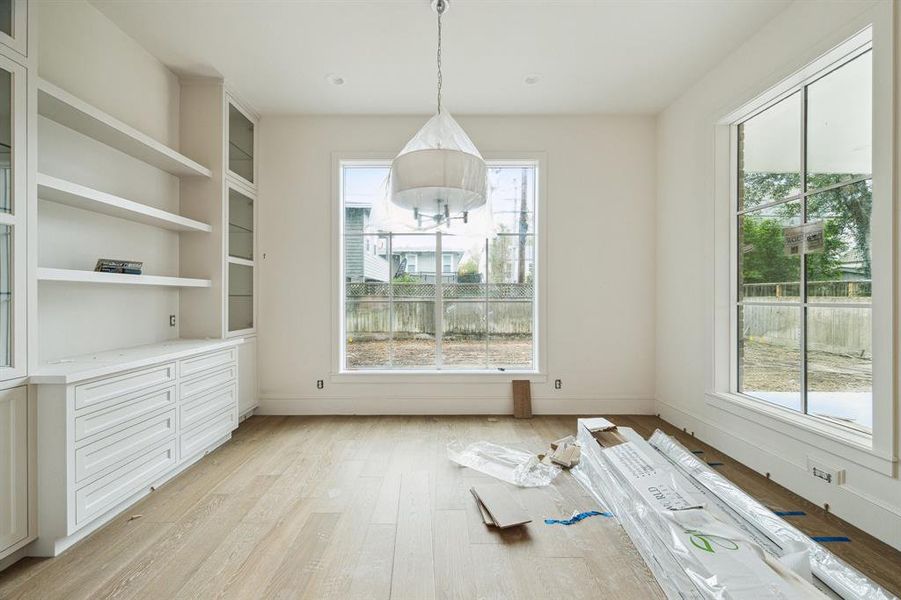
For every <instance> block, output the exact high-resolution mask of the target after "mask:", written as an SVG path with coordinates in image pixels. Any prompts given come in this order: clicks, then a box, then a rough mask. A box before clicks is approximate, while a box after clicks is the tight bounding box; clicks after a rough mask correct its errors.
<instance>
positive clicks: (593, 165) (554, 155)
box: [258, 116, 655, 414]
mask: <svg viewBox="0 0 901 600" xmlns="http://www.w3.org/2000/svg"><path fill="white" fill-rule="evenodd" d="M425 120H426V118H425V117H320V116H310V117H264V118H263V120H262V123H261V159H260V164H261V168H262V172H261V177H260V185H261V197H260V208H259V210H260V221H261V222H260V240H261V249H260V252H261V254H264V255H265V258H264V259H262V260H261V261H259V263H258V264H260V265H261V270H260V303H261V306H260V311H259V315H260V316H259V369H260V382H261V409H262V411H263V412H268V413H304V412H331V413H337V412H358V413H420V414H423V413H440V412H446V413H467V412H474V413H504V412H510V410H511V406H510V404H511V402H510V400H509V398H510V384H509V379H511V377H507V378H503V379H500V380H499V379H497V378H496V377H494V376H489V377H476V378H472V377H470V378H468V379H465V380H460V379H457V380H451V381H448V380H447V379H442V380H440V381H436V380H434V379H432V380H429V379H428V376H425V381H423V378H422V376H420V378H418V379H407V380H400V381H398V380H397V377H396V376H395V379H394V380H392V381H391V382H387V383H373V379H372V377H369V378H367V379H365V383H364V382H362V381H363V380H361V382H360V383H357V382H353V381H351V382H348V381H347V376H344V377H343V378H336V379H331V378H330V374H331V373H333V372H334V371H335V367H336V365H333V364H332V359H331V356H332V352H331V349H332V347H333V346H334V345H335V344H338V339H336V334H333V331H332V313H333V310H334V308H333V306H334V305H333V302H334V300H333V299H332V298H331V290H332V288H333V282H334V281H335V280H336V278H337V277H338V274H337V273H335V272H333V271H332V270H331V264H330V260H329V257H330V255H331V252H332V246H333V245H334V244H336V241H335V240H333V239H332V234H331V231H332V229H331V219H332V215H333V212H334V210H333V208H334V202H336V198H335V196H334V194H333V172H332V153H333V152H340V153H342V154H344V155H345V156H347V155H354V154H359V155H360V156H361V157H365V155H366V153H389V154H391V153H396V152H397V151H399V150H400V148H401V147H402V146H403V145H404V143H405V142H406V141H407V140H408V139H409V138H410V137H411V136H412V135H413V134H414V133H415V132H416V130H417V129H418V128H419V127H420V126H421V125H422V124H423V123H424V122H425ZM459 120H460V123H461V125H462V126H463V127H464V128H465V129H466V130H467V132H468V133H469V134H470V136H471V137H472V139H473V141H474V142H475V143H476V145H477V146H478V147H479V148H480V149H481V150H482V151H483V152H485V153H491V154H493V155H497V154H503V153H504V152H510V153H513V152H543V153H546V156H547V172H546V173H544V174H543V176H544V177H546V183H547V197H545V198H541V199H540V201H541V202H545V203H546V208H547V211H546V222H547V240H546V244H547V252H548V254H547V266H546V269H545V273H544V276H545V284H546V285H547V286H548V295H547V297H548V301H547V307H546V308H547V311H546V314H547V315H548V316H547V322H546V331H547V381H546V382H543V383H534V384H533V387H532V395H533V405H534V408H535V410H536V411H541V412H546V413H567V412H617V413H649V412H651V410H652V409H653V401H652V398H653V396H654V318H653V314H654V235H653V234H654V225H653V218H654V194H655V166H654V164H655V139H654V138H655V121H654V119H653V118H650V117H618V116H583V117H467V118H460V119H459ZM555 378H561V379H562V380H563V389H562V390H559V391H555V390H554V389H553V380H554V379H555ZM317 379H324V380H325V381H326V386H325V389H324V390H322V391H318V390H317V389H316V387H315V382H316V380H317Z"/></svg>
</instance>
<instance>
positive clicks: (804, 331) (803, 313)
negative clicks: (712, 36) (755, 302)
mask: <svg viewBox="0 0 901 600" xmlns="http://www.w3.org/2000/svg"><path fill="white" fill-rule="evenodd" d="M800 175H801V181H800V184H801V224H802V225H803V224H806V223H807V86H806V85H805V86H802V87H801V173H800ZM798 291H799V294H800V298H801V323H800V325H801V329H800V331H801V339H800V344H801V365H800V369H801V412H802V413H803V414H805V415H806V414H807V253H806V252H802V253H801V289H800V290H798Z"/></svg>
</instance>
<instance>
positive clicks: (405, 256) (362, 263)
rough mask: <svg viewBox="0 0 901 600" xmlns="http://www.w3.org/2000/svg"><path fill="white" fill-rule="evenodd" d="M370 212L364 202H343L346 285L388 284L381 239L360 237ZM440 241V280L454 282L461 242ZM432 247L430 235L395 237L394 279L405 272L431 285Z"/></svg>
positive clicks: (432, 239)
mask: <svg viewBox="0 0 901 600" xmlns="http://www.w3.org/2000/svg"><path fill="white" fill-rule="evenodd" d="M371 210H372V205H371V204H368V203H366V202H365V201H360V202H353V203H351V202H347V203H346V204H345V207H344V231H345V234H346V237H345V241H344V244H345V245H344V253H345V259H344V264H345V267H344V275H345V278H346V280H347V281H348V282H362V281H388V280H389V278H390V276H389V273H390V271H391V270H392V269H390V268H389V266H388V260H387V257H386V256H385V254H386V252H387V244H386V240H385V238H379V237H377V236H364V235H360V234H362V233H363V232H364V231H365V230H366V227H367V226H368V224H369V213H370V211H371ZM443 242H444V246H445V248H444V249H445V252H442V261H443V262H442V265H441V267H442V269H441V270H442V272H443V273H444V277H443V280H444V281H445V282H448V281H456V275H457V268H458V267H459V266H460V262H461V260H462V259H463V254H464V249H463V247H462V245H463V244H464V241H463V240H459V239H457V238H454V237H452V236H446V237H445V238H444V239H443ZM429 248H431V250H430V249H429ZM434 248H435V240H434V238H433V237H431V236H414V235H398V236H395V237H394V238H393V240H392V248H391V254H392V257H393V261H392V263H393V265H394V269H393V271H394V273H395V276H397V275H401V274H403V273H408V274H410V275H415V276H416V277H417V278H418V279H419V280H421V281H423V282H425V283H433V282H434V281H435V272H436V268H435V267H436V265H435V250H434Z"/></svg>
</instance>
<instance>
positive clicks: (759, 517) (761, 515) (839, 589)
mask: <svg viewBox="0 0 901 600" xmlns="http://www.w3.org/2000/svg"><path fill="white" fill-rule="evenodd" d="M649 442H650V444H651V445H652V446H653V447H654V448H656V449H657V450H658V451H659V452H660V453H661V454H662V455H663V456H666V457H667V458H668V459H669V460H670V461H672V462H673V464H674V465H676V466H677V467H679V469H680V470H682V472H683V473H685V474H686V476H688V477H692V478H693V479H694V480H695V481H697V482H698V483H699V484H700V485H702V486H703V487H704V489H706V490H707V491H708V492H709V493H710V494H713V495H714V496H716V497H717V498H719V499H720V500H721V501H722V502H724V503H725V504H726V505H728V506H729V507H730V508H731V509H732V510H734V511H735V512H736V513H737V514H738V515H739V516H740V517H741V518H742V519H744V520H745V521H747V522H748V523H749V524H750V525H751V526H753V527H755V528H756V529H757V530H758V531H760V532H761V533H762V534H763V535H765V536H767V537H768V538H770V539H771V540H773V542H775V543H776V544H778V545H779V546H781V547H791V546H794V547H802V548H804V549H806V550H807V552H808V554H809V557H810V568H811V571H812V573H813V575H814V576H815V577H816V578H817V579H819V580H820V581H822V582H823V583H824V584H826V585H827V586H828V587H829V588H830V589H831V590H832V591H833V592H835V593H836V594H837V595H839V596H840V597H841V598H844V599H845V600H852V599H853V600H857V599H860V600H889V599H892V598H895V596H893V595H891V594H889V593H888V592H887V591H886V590H884V589H883V588H882V587H880V586H879V585H878V584H877V583H875V582H874V581H872V580H870V579H869V578H868V577H867V576H866V575H864V574H862V573H861V572H860V571H858V570H857V569H855V568H853V567H851V566H850V565H848V564H847V563H845V562H844V561H842V560H841V559H840V558H838V557H837V556H835V555H834V554H832V552H830V551H829V550H827V549H825V548H823V547H822V546H821V545H820V544H818V543H816V542H815V541H813V540H811V539H810V538H809V537H808V536H806V535H805V534H804V533H802V532H801V531H799V530H798V529H796V528H795V527H793V526H792V525H791V524H790V523H788V522H787V521H785V520H784V519H782V518H781V517H779V516H778V515H776V514H774V513H773V512H772V511H771V510H770V509H768V508H767V507H765V506H764V505H762V504H761V503H760V502H758V501H757V500H755V499H754V498H752V497H751V496H749V495H748V494H746V493H745V492H744V491H742V490H741V489H740V488H739V487H737V486H736V485H735V484H733V483H732V482H731V481H729V480H728V479H726V478H725V477H723V476H722V475H720V474H719V473H717V472H716V471H714V470H713V469H711V468H710V467H709V466H708V465H707V464H705V463H704V462H703V461H701V460H699V459H698V458H697V457H696V456H695V455H694V454H692V453H691V452H689V451H688V450H686V449H685V448H684V447H683V446H682V445H681V444H680V443H679V442H677V441H676V440H675V439H673V438H672V437H670V436H668V435H666V434H665V433H663V432H662V431H660V430H657V431H655V432H654V435H653V436H651V438H650V440H649ZM787 558H790V556H783V557H782V559H783V562H787V561H786V560H785V559H787Z"/></svg>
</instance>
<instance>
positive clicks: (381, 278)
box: [340, 162, 538, 372]
mask: <svg viewBox="0 0 901 600" xmlns="http://www.w3.org/2000/svg"><path fill="white" fill-rule="evenodd" d="M388 171H389V166H388V165H387V164H378V163H377V164H360V163H356V162H354V163H344V164H342V166H341V174H340V177H341V201H342V209H343V219H342V230H341V236H342V239H343V248H342V290H343V293H342V298H341V299H342V302H343V307H342V308H343V310H342V311H341V314H342V317H343V323H342V328H341V349H342V352H341V364H342V369H343V370H346V371H360V370H419V371H438V370H441V371H449V370H457V371H492V372H497V371H511V370H512V371H533V370H537V364H538V363H537V360H536V353H537V350H536V344H535V339H534V335H533V332H535V331H537V327H536V314H537V313H536V302H535V298H536V294H535V291H536V290H535V287H536V282H537V263H536V247H537V243H536V230H535V225H536V210H535V209H536V202H537V192H536V189H537V188H536V182H537V166H536V164H534V163H522V164H520V163H517V164H503V163H498V164H492V165H491V166H490V167H489V170H488V190H489V192H488V193H489V204H490V206H491V207H492V213H493V218H494V223H495V229H496V231H497V234H496V235H493V236H491V237H484V236H483V237H480V238H476V237H474V236H473V235H469V234H467V232H466V231H465V227H458V226H457V225H456V224H455V225H453V226H452V227H451V228H450V229H449V230H447V231H442V232H428V233H411V232H410V231H384V230H373V228H372V227H371V226H369V223H370V220H369V215H370V214H371V212H372V209H373V206H374V204H375V203H376V202H377V201H378V199H379V198H381V197H382V196H383V195H384V194H385V190H386V181H387V177H388ZM364 248H373V249H374V251H373V252H371V253H370V252H365V251H364Z"/></svg>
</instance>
